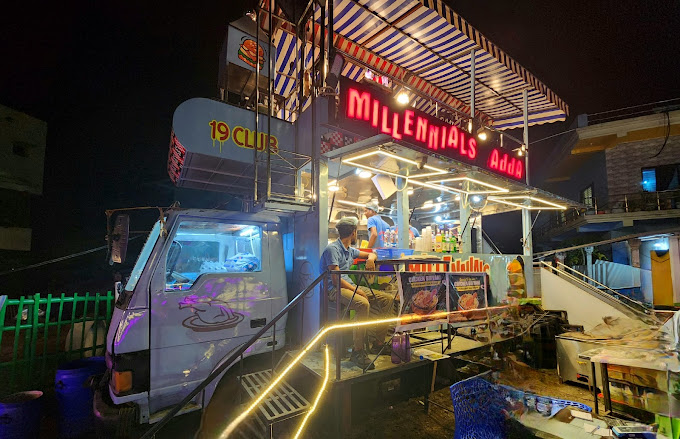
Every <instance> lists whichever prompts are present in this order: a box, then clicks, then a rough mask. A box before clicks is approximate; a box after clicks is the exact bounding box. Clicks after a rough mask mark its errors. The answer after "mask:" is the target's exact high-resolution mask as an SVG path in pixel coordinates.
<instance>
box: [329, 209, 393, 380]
mask: <svg viewBox="0 0 680 439" xmlns="http://www.w3.org/2000/svg"><path fill="white" fill-rule="evenodd" d="M357 225H358V220H357V219H356V218H354V217H346V218H343V219H341V220H340V221H338V223H337V224H336V225H335V228H336V229H337V231H338V234H339V235H340V237H339V238H338V240H337V241H335V242H333V243H331V244H328V246H326V249H325V250H324V251H323V254H322V255H321V264H320V269H321V272H324V271H326V270H328V271H335V270H340V271H348V270H349V269H350V268H351V266H352V263H353V261H354V259H356V258H361V259H366V270H375V260H376V255H375V253H368V252H362V251H360V250H358V249H356V248H353V247H351V245H353V244H356V241H357ZM331 280H332V283H331V285H328V286H327V287H328V298H329V300H331V301H336V299H337V291H338V290H340V303H341V304H342V305H343V306H348V307H349V309H353V310H355V312H356V314H357V319H358V320H359V321H361V320H368V319H369V313H370V310H371V305H372V304H373V305H377V306H378V309H379V310H380V314H382V315H384V316H385V317H387V315H391V314H392V310H393V309H394V307H393V303H394V297H393V296H392V295H391V294H388V293H385V292H384V291H379V290H373V291H372V290H370V289H369V288H366V287H361V286H360V287H357V286H356V284H354V282H352V280H351V279H350V277H349V275H347V274H343V275H341V276H338V275H331ZM355 291H356V292H355ZM386 334H387V327H385V326H382V327H379V328H376V330H375V337H376V340H375V341H374V343H373V345H372V347H371V349H370V350H371V353H373V354H378V353H379V352H381V351H382V354H384V355H389V354H390V353H391V350H390V349H389V346H388V345H386V344H385V335H386ZM365 338H366V328H365V327H360V328H355V329H354V347H353V349H352V355H351V357H350V360H351V361H352V362H353V363H354V364H356V365H357V366H359V367H360V368H362V369H366V368H368V369H375V366H374V365H373V364H372V363H371V360H370V359H369V358H368V354H367V353H366V350H365V349H364V340H365Z"/></svg>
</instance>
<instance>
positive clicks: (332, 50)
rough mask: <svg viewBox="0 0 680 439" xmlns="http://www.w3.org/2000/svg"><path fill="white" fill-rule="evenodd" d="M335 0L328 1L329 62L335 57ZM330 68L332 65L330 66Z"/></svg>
mask: <svg viewBox="0 0 680 439" xmlns="http://www.w3.org/2000/svg"><path fill="white" fill-rule="evenodd" d="M334 1H335V0H329V1H328V63H329V64H330V63H332V62H333V60H334V59H335V46H334V45H333V32H334V30H333V27H334V26H333V18H334V17H333V3H334ZM329 69H330V67H329Z"/></svg>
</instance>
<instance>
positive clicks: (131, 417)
mask: <svg viewBox="0 0 680 439" xmlns="http://www.w3.org/2000/svg"><path fill="white" fill-rule="evenodd" d="M119 413H120V422H119V423H118V426H117V428H116V439H135V438H136V437H137V436H138V435H139V430H138V428H137V421H138V419H139V414H138V413H137V407H122V408H121V409H120V412H119Z"/></svg>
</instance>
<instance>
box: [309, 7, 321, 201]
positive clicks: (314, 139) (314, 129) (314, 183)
mask: <svg viewBox="0 0 680 439" xmlns="http://www.w3.org/2000/svg"><path fill="white" fill-rule="evenodd" d="M311 17H312V20H311V22H312V75H311V78H310V80H309V85H310V87H309V98H310V99H311V100H312V103H311V105H310V109H311V110H312V154H311V155H312V200H311V201H312V203H314V202H315V201H316V198H317V197H316V193H317V189H318V188H317V185H318V182H319V178H318V176H317V172H318V171H317V168H318V161H319V154H318V153H319V152H320V151H319V150H317V148H316V143H317V141H318V139H319V129H318V127H317V123H316V96H315V95H316V91H315V90H316V86H315V84H316V50H315V45H316V23H315V22H314V9H313V8H312V14H311Z"/></svg>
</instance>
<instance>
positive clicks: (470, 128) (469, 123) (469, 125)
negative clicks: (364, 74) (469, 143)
mask: <svg viewBox="0 0 680 439" xmlns="http://www.w3.org/2000/svg"><path fill="white" fill-rule="evenodd" d="M471 132H472V119H470V120H468V133H471Z"/></svg>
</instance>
